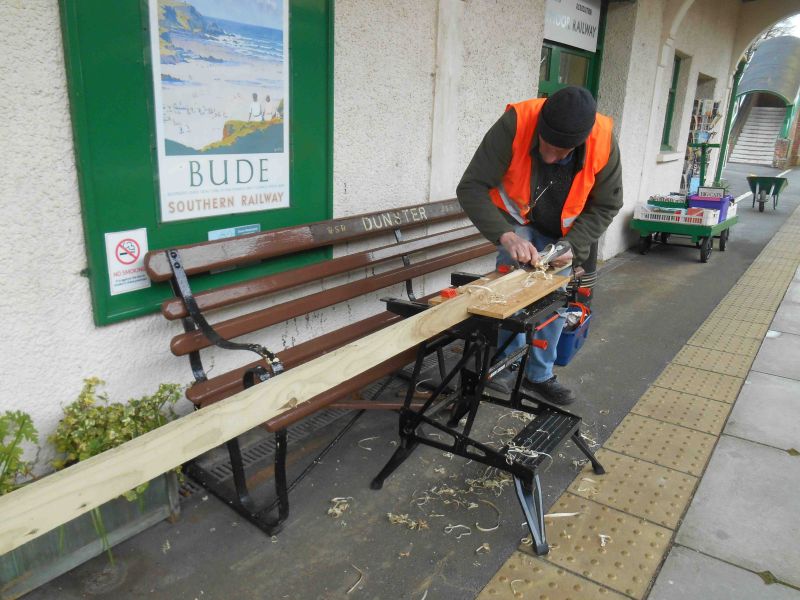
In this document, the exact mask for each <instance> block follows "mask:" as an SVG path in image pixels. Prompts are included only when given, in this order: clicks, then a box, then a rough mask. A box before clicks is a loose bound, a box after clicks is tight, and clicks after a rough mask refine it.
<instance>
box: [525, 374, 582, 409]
mask: <svg viewBox="0 0 800 600" xmlns="http://www.w3.org/2000/svg"><path fill="white" fill-rule="evenodd" d="M522 387H524V388H525V389H526V390H528V391H531V392H534V393H535V394H537V395H538V396H540V397H541V398H542V399H543V400H545V401H547V402H549V403H550V404H558V405H559V406H565V405H567V404H572V403H573V402H575V395H574V394H573V393H572V390H570V389H569V388H567V387H564V386H563V385H561V384H560V383H558V381H556V376H555V375H553V376H552V377H551V378H550V379H548V380H547V381H542V382H540V383H536V382H533V381H531V380H530V379H528V378H527V377H525V378H524V379H523V380H522Z"/></svg>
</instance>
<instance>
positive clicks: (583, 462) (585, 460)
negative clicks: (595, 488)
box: [572, 458, 589, 471]
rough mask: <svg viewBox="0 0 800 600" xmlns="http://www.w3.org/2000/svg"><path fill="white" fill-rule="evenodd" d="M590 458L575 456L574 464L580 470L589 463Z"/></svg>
mask: <svg viewBox="0 0 800 600" xmlns="http://www.w3.org/2000/svg"><path fill="white" fill-rule="evenodd" d="M588 464H589V459H588V458H580V459H579V458H573V459H572V466H573V467H575V468H576V469H578V470H579V471H580V470H581V469H583V465H588Z"/></svg>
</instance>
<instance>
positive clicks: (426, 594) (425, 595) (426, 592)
mask: <svg viewBox="0 0 800 600" xmlns="http://www.w3.org/2000/svg"><path fill="white" fill-rule="evenodd" d="M427 597H428V590H425V593H424V594H422V598H420V599H419V600H425V598H427Z"/></svg>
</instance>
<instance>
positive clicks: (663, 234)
mask: <svg viewBox="0 0 800 600" xmlns="http://www.w3.org/2000/svg"><path fill="white" fill-rule="evenodd" d="M718 214H719V213H718V212H717V211H709V210H706V211H704V212H703V214H702V215H686V214H673V213H670V212H659V211H658V210H651V209H649V208H648V207H646V206H643V205H640V206H637V207H636V212H635V213H634V219H633V221H631V228H632V229H635V230H636V231H638V232H639V253H640V254H647V253H648V251H649V250H650V248H651V247H652V245H653V243H656V242H658V243H661V244H667V243H668V241H669V240H670V239H671V238H672V236H678V237H680V238H688V239H689V240H690V241H691V242H692V243H693V244H694V245H695V247H697V248H699V249H700V262H702V263H705V262H708V258H709V257H710V256H711V252H712V250H713V249H714V238H717V240H718V245H719V249H720V251H721V252H724V251H725V247H726V245H727V243H728V238H729V237H730V229H731V227H733V226H734V225H736V223H737V222H738V221H739V217H738V216H736V205H735V204H731V206H730V207H729V208H728V214H727V218H726V219H725V220H724V221H722V222H720V223H717V222H716V220H717V219H718Z"/></svg>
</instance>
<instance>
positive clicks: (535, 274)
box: [522, 267, 553, 288]
mask: <svg viewBox="0 0 800 600" xmlns="http://www.w3.org/2000/svg"><path fill="white" fill-rule="evenodd" d="M551 279H553V274H552V273H548V272H547V267H539V268H537V269H536V270H535V271H531V272H530V273H528V276H527V277H526V278H525V281H523V282H522V287H524V288H529V287H532V286H534V285H536V282H537V281H549V280H551Z"/></svg>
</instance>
